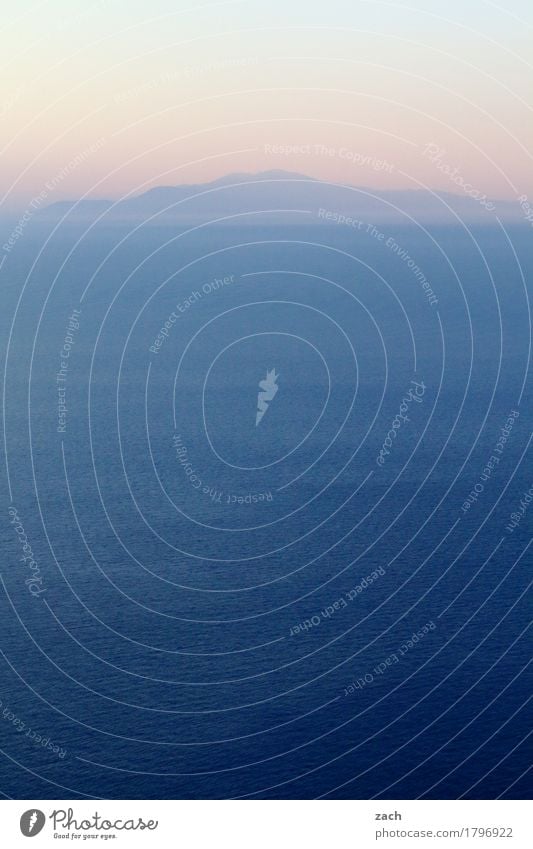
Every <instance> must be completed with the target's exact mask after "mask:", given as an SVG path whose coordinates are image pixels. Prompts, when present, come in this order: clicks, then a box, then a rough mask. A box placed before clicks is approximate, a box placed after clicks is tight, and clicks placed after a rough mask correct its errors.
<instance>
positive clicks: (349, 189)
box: [39, 170, 521, 223]
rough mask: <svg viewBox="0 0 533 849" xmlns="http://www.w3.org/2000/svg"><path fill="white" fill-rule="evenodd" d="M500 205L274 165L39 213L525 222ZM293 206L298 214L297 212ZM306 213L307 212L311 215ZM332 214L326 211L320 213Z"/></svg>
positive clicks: (108, 217) (515, 210) (513, 207)
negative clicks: (331, 178) (336, 180)
mask: <svg viewBox="0 0 533 849" xmlns="http://www.w3.org/2000/svg"><path fill="white" fill-rule="evenodd" d="M493 203H494V205H495V211H490V210H487V209H485V208H484V206H482V204H480V203H479V202H478V201H477V200H475V199H473V198H470V197H468V196H467V195H462V194H457V193H451V192H436V191H435V192H432V191H430V190H423V189H418V190H405V189H396V190H374V189H370V188H367V187H363V186H353V185H349V184H347V183H328V182H326V181H324V180H320V179H317V178H314V177H309V176H306V175H305V174H299V173H297V172H291V171H282V170H271V171H260V172H258V173H255V174H254V173H246V172H240V173H232V174H227V175H225V176H223V177H220V178H218V179H216V180H213V181H211V182H208V183H197V184H183V185H178V186H155V187H153V188H150V189H148V190H147V191H145V192H143V193H141V194H139V195H135V196H132V197H129V198H125V199H122V200H118V201H113V200H109V199H101V200H93V199H86V200H78V201H58V202H56V203H53V204H50V205H49V206H47V207H45V208H43V209H42V210H41V212H40V213H39V215H40V216H44V217H46V218H50V217H52V218H59V219H60V218H63V217H64V216H67V217H68V218H69V219H70V218H75V219H83V220H87V219H89V220H96V219H98V218H99V217H101V218H102V219H103V220H104V221H107V222H110V221H127V220H147V219H150V218H152V217H154V216H155V220H156V221H161V219H163V220H165V221H166V220H169V219H170V220H181V221H192V222H196V221H208V220H211V219H215V218H224V217H235V216H242V218H243V221H242V223H246V221H245V220H244V219H245V218H246V216H247V215H250V214H252V213H256V214H257V213H259V214H261V215H263V216H266V218H267V219H269V218H272V216H274V217H275V218H276V220H279V219H280V216H281V217H282V218H283V217H286V218H288V219H290V220H291V221H293V222H294V221H295V213H294V210H299V211H301V212H302V213H303V214H305V213H307V216H308V215H309V214H311V215H313V216H314V217H318V211H319V210H326V213H331V215H330V216H329V218H328V219H327V220H334V221H336V222H338V220H339V218H342V217H343V216H344V217H347V218H352V219H360V220H364V221H374V222H376V221H380V220H388V219H390V218H395V219H397V218H398V217H399V218H400V219H401V218H404V219H405V220H406V222H407V221H408V220H409V217H413V218H415V219H417V220H421V221H422V222H424V221H436V222H438V221H443V220H446V221H449V222H450V223H452V222H453V220H454V218H455V216H454V213H455V214H456V215H457V216H459V217H460V218H461V219H463V218H464V219H465V220H468V221H479V222H484V223H489V222H490V221H495V216H498V217H500V218H505V219H511V220H513V221H515V220H516V221H520V220H521V215H520V209H519V206H518V204H514V203H511V202H509V201H496V200H495V201H493ZM291 210H293V212H291ZM307 216H306V217H307ZM320 217H321V218H324V215H322V216H320Z"/></svg>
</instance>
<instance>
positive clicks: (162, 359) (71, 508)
mask: <svg viewBox="0 0 533 849" xmlns="http://www.w3.org/2000/svg"><path fill="white" fill-rule="evenodd" d="M51 229H52V227H51V226H50V227H49V228H48V229H47V230H46V232H45V231H44V229H43V230H40V229H39V228H38V227H37V226H34V227H33V228H32V229H31V231H30V230H28V232H27V233H25V234H24V237H23V240H21V242H20V244H19V245H17V250H16V251H14V252H13V254H12V255H10V256H9V257H8V258H7V260H6V263H5V265H4V267H3V269H2V271H1V272H0V275H1V282H2V294H1V295H0V298H1V301H2V305H3V306H2V315H1V318H0V332H1V336H2V340H3V345H2V356H3V357H4V356H5V352H6V350H7V343H8V339H9V353H8V359H7V378H6V395H5V416H6V418H5V423H6V431H5V433H6V443H5V444H6V446H7V468H6V467H5V466H4V467H3V469H2V501H3V507H2V512H3V518H2V522H1V523H0V534H1V542H2V549H3V551H4V556H3V559H2V568H1V572H2V580H3V588H2V591H1V595H0V598H1V602H0V603H1V607H2V610H1V616H0V623H1V624H0V633H1V647H2V655H3V656H2V657H1V658H0V665H1V670H2V672H1V691H0V698H1V700H2V706H1V711H2V712H3V713H2V717H1V719H2V721H1V722H0V743H1V748H2V751H3V756H2V760H1V772H0V779H1V780H0V789H1V790H2V791H3V793H4V794H6V795H7V796H12V797H19V798H21V797H22V798H70V797H91V796H92V797H117V798H136V797H139V798H226V797H241V796H250V797H259V798H313V797H317V796H326V797H328V798H337V799H345V798H363V799H367V798H372V797H374V796H381V797H385V798H387V797H388V798H417V797H420V796H421V797H426V798H458V797H462V796H464V797H466V798H495V797H497V796H500V795H502V796H503V797H507V798H513V797H520V796H523V795H524V794H526V793H527V787H526V783H527V779H526V776H525V775H524V773H525V771H526V770H527V767H528V765H529V760H530V759H529V757H528V751H527V746H526V741H525V737H526V735H527V733H528V730H529V724H530V713H529V714H528V704H527V700H528V697H529V693H530V690H531V686H530V684H531V681H530V678H528V673H527V669H526V666H527V663H528V660H529V656H530V650H529V648H528V632H527V627H528V623H529V621H530V618H531V616H530V613H531V603H530V601H531V600H530V597H528V595H527V588H528V585H529V581H530V568H528V567H530V565H531V553H530V552H531V549H529V548H528V543H529V541H530V528H531V517H532V516H533V507H529V511H528V510H527V506H528V505H527V504H526V509H525V510H523V511H522V512H521V508H520V501H521V499H522V500H523V499H524V493H526V492H527V491H528V490H529V488H530V487H531V485H532V484H533V480H531V463H530V462H528V460H530V458H531V454H530V453H529V452H528V450H527V449H528V445H529V440H530V434H531V402H530V400H528V399H530V397H531V395H530V391H529V390H530V388H531V384H530V379H528V377H527V369H528V360H529V353H530V351H529V345H530V317H529V313H528V300H527V297H526V287H527V286H528V284H529V282H530V280H531V274H532V271H533V250H532V242H531V231H530V230H528V229H527V227H526V226H525V225H524V227H520V228H518V227H517V228H515V229H513V230H509V231H508V232H507V233H505V232H504V231H503V230H502V229H500V228H499V227H498V226H497V225H496V224H494V225H493V226H492V227H488V228H484V229H482V228H477V229H475V230H473V231H472V232H471V233H469V232H468V231H467V230H465V229H463V228H460V227H459V226H457V227H449V228H445V227H442V228H440V229H438V230H435V229H433V230H432V232H431V233H429V232H424V231H422V230H421V229H419V228H417V229H415V228H414V227H412V228H411V229H409V228H405V227H403V228H400V227H396V228H393V227H392V226H388V227H385V225H383V227H382V228H380V231H383V232H384V238H383V239H380V238H379V237H377V236H376V235H375V234H374V235H373V234H372V233H369V232H357V231H355V230H353V229H350V228H346V227H342V226H339V225H336V224H330V223H326V222H320V223H318V222H316V223H314V224H313V226H311V225H307V226H305V227H304V226H303V225H296V224H295V225H294V226H292V227H286V226H279V227H276V226H275V225H272V224H270V225H268V226H267V225H266V224H265V225H264V226H262V225H261V222H260V221H259V222H257V223H256V224H255V225H254V226H252V225H250V224H248V225H247V226H243V227H236V226H220V225H219V226H207V227H204V228H202V229H200V230H198V231H195V232H194V233H190V234H186V235H185V236H181V235H180V234H181V233H182V232H183V230H184V228H183V227H182V228H181V229H176V228H174V227H172V226H170V225H169V226H166V227H155V226H153V227H143V228H142V230H140V231H139V232H137V233H136V234H134V235H133V236H128V233H129V232H130V229H131V228H126V227H108V228H102V227H100V228H95V229H93V230H92V231H90V232H89V233H87V234H86V235H85V236H84V237H83V238H82V240H81V242H80V243H79V245H78V246H77V247H76V248H75V250H74V251H73V252H72V254H71V255H70V256H68V254H69V251H70V250H71V249H72V248H73V246H74V245H75V243H76V239H77V238H78V237H79V236H80V234H82V231H81V230H79V229H76V228H74V227H72V228H70V229H69V228H65V227H62V228H60V230H59V231H58V232H57V233H56V234H55V235H53V236H52V237H51V238H50V240H49V241H48V243H47V244H46V246H45V247H44V248H43V245H44V242H45V238H46V234H47V233H48V232H49V231H50V230H51ZM391 237H393V238H394V243H395V244H396V245H398V246H399V248H398V250H395V249H394V248H393V247H391V244H392V243H389V245H388V246H387V241H386V240H387V239H389V238H391ZM121 239H124V241H123V242H122V244H120V240H121ZM41 248H43V250H42V253H41V254H40V255H39V256H38V253H39V251H40V250H41ZM113 249H114V250H113ZM400 250H401V251H403V252H404V253H403V254H400ZM110 251H113V252H111V253H110ZM411 260H412V264H410V262H411ZM33 263H35V265H34V267H33V269H32V264H33ZM415 265H416V268H415V267H414V266H415ZM421 275H423V276H421ZM224 278H226V279H225V281H224ZM426 279H427V281H429V283H428V286H429V285H430V288H431V291H432V292H433V294H434V296H435V298H436V301H435V298H433V299H432V300H431V296H429V295H428V286H426V287H424V280H426ZM215 280H217V281H219V282H218V283H214V281H215ZM220 281H222V282H220ZM24 285H25V289H24V292H23V294H22V298H21V300H20V304H19V306H18V311H17V314H16V318H15V321H14V324H13V327H12V324H11V323H12V320H13V317H14V314H15V309H16V307H17V301H18V298H19V295H20V294H21V291H22V287H23V286H24ZM194 293H196V294H194ZM74 310H78V311H79V313H75V312H74ZM173 313H174V315H175V319H174V320H173V319H172V318H171V316H172V314H173ZM165 322H167V326H166V327H165ZM11 328H12V329H11ZM162 331H163V332H162ZM10 334H11V335H10ZM66 338H67V345H69V346H70V347H68V348H67V349H64V344H65V339H66ZM151 348H152V350H150V349H151ZM62 351H63V353H61V352H62ZM66 353H68V357H67V356H66ZM272 369H275V372H276V381H277V386H278V391H277V393H276V394H275V396H274V397H273V399H272V400H271V401H270V402H269V406H268V409H267V411H266V413H265V415H264V417H263V418H262V419H261V421H260V423H259V424H258V425H257V426H256V423H255V422H256V408H257V398H258V392H259V391H260V390H259V387H258V383H259V381H261V380H263V379H264V378H265V377H266V374H267V371H270V370H272ZM58 375H59V379H58ZM62 378H65V379H64V380H62ZM60 389H61V392H62V393H63V392H64V394H60V393H59V390H60ZM60 401H64V405H65V406H66V411H64V410H60V409H59V403H60ZM60 412H61V413H64V415H62V416H60ZM393 423H394V424H393ZM58 428H59V432H58ZM502 428H503V431H502ZM387 440H388V441H387ZM498 446H499V448H498ZM497 449H498V450H497ZM380 451H382V453H381V455H380ZM380 456H381V461H379V460H378V458H379V457H380ZM491 458H492V460H491ZM494 458H495V459H494ZM476 485H477V491H476V489H475V487H476ZM532 492H533V490H532ZM470 493H474V494H473V495H471V496H470V500H469V494H470ZM466 503H468V507H466ZM524 503H525V502H524ZM10 507H11V508H12V510H16V511H17V513H16V515H15V514H14V513H13V512H12V513H9V512H8V510H9V509H10ZM511 514H515V516H519V520H518V522H517V521H516V518H515V519H513V520H512V519H510V516H511ZM510 522H512V523H514V524H513V525H510ZM509 528H510V529H509ZM21 529H22V530H21ZM17 530H18V535H19V536H23V540H22V544H20V543H19V541H18V540H17ZM26 540H27V542H26ZM24 544H26V545H27V546H29V548H26V550H24V548H23V545H24ZM23 555H24V556H26V557H27V559H26V561H21V556H23ZM26 581H29V583H25V582H26ZM413 634H415V637H414V638H413ZM36 735H37V736H36ZM54 747H55V749H56V751H55V750H54Z"/></svg>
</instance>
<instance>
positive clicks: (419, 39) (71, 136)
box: [0, 0, 533, 210]
mask: <svg viewBox="0 0 533 849" xmlns="http://www.w3.org/2000/svg"><path fill="white" fill-rule="evenodd" d="M532 39H533V6H532V4H531V0H505V3H504V2H503V0H501V2H489V0H461V2H458V0H446V2H444V0H442V2H441V0H406V1H405V2H403V0H391V2H380V0H370V1H369V2H361V0H329V2H312V0H306V2H299V1H298V0H297V1H296V2H294V0H292V2H291V0H285V1H284V2H281V0H271V2H268V3H265V2H263V0H261V2H260V1H259V0H257V1H256V0H244V2H233V0H231V2H215V3H202V2H201V0H200V2H194V0H152V2H150V3H147V2H146V0H143V2H141V0H101V1H100V2H98V0H95V2H86V0H50V2H33V3H24V2H22V3H21V4H19V5H15V4H11V5H10V6H8V7H5V8H4V10H3V12H2V26H1V44H2V49H1V52H0V57H1V58H0V64H1V66H2V69H1V73H0V148H1V150H2V155H1V168H0V183H1V185H0V195H1V196H2V198H3V203H4V208H6V209H8V210H10V209H18V208H22V209H23V208H24V207H25V206H26V205H27V204H28V203H29V202H31V200H32V199H33V198H35V197H38V196H39V195H41V196H42V197H43V200H44V201H45V202H52V201H54V200H60V199H63V198H69V197H79V196H80V195H82V194H85V193H88V194H89V195H90V196H92V197H103V196H105V197H118V196H120V195H122V194H124V193H128V192H139V191H142V190H143V189H145V188H148V187H151V186H153V185H162V184H176V183H180V182H205V181H207V180H210V179H213V178H216V177H219V176H221V175H223V174H226V173H228V172H233V171H258V170H265V169H273V168H284V169H287V170H293V171H299V172H301V173H306V174H310V175H312V176H315V177H320V178H323V179H330V180H332V181H342V182H346V183H350V184H354V185H361V186H369V187H375V188H409V187H411V188H418V187H419V186H420V185H421V184H422V185H429V186H431V187H432V188H438V189H443V190H448V191H458V189H457V185H456V183H454V182H453V181H452V180H451V179H450V176H449V175H448V174H447V173H446V172H447V171H448V172H449V171H453V170H454V169H456V170H455V175H456V178H457V175H459V176H460V177H461V178H462V179H464V181H465V182H467V183H468V184H469V185H471V186H473V187H474V188H475V189H477V190H479V191H480V192H484V193H486V194H488V195H491V196H495V197H505V198H510V199H512V198H516V196H517V195H519V194H524V193H525V194H529V196H530V197H533V162H532V155H531V138H532V129H533V113H532V105H533V104H532V100H533V97H532V91H533V85H532V83H533V69H532V64H531V63H532V61H533V60H531V56H532V55H533V51H532V50H531V43H532ZM294 145H297V146H300V147H301V149H300V150H299V151H290V150H286V146H294ZM428 145H432V146H433V147H431V148H429V150H430V151H433V156H432V157H430V156H428ZM275 146H278V150H277V152H276V148H275ZM279 146H282V147H281V148H279ZM437 151H439V152H438V153H437ZM63 169H66V172H65V171H63ZM47 183H48V188H47ZM50 185H51V186H52V188H50Z"/></svg>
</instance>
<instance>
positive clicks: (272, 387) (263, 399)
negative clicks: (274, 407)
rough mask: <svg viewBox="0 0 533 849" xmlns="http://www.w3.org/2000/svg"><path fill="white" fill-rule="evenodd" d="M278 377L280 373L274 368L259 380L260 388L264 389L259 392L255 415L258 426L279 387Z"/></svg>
mask: <svg viewBox="0 0 533 849" xmlns="http://www.w3.org/2000/svg"><path fill="white" fill-rule="evenodd" d="M278 377H279V375H278V374H276V369H275V368H273V369H272V371H267V374H266V377H265V378H264V380H260V381H259V389H261V390H262V391H261V392H258V393H257V413H256V416H255V426H256V427H257V425H258V424H259V422H260V421H261V419H262V418H263V416H264V415H265V413H266V411H267V410H268V405H269V403H270V402H271V401H272V400H273V399H274V396H275V395H276V392H277V391H278V389H279V386H278V385H277V383H276V380H277V379H278Z"/></svg>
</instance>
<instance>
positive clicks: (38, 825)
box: [20, 808, 46, 837]
mask: <svg viewBox="0 0 533 849" xmlns="http://www.w3.org/2000/svg"><path fill="white" fill-rule="evenodd" d="M45 822H46V817H45V815H44V814H43V812H42V811H39V810H37V809H36V808H32V809H31V810H29V811H26V812H25V813H24V814H22V816H21V818H20V830H21V832H22V833H23V835H24V837H35V835H36V834H39V832H40V831H42V830H43V827H44V824H45Z"/></svg>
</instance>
